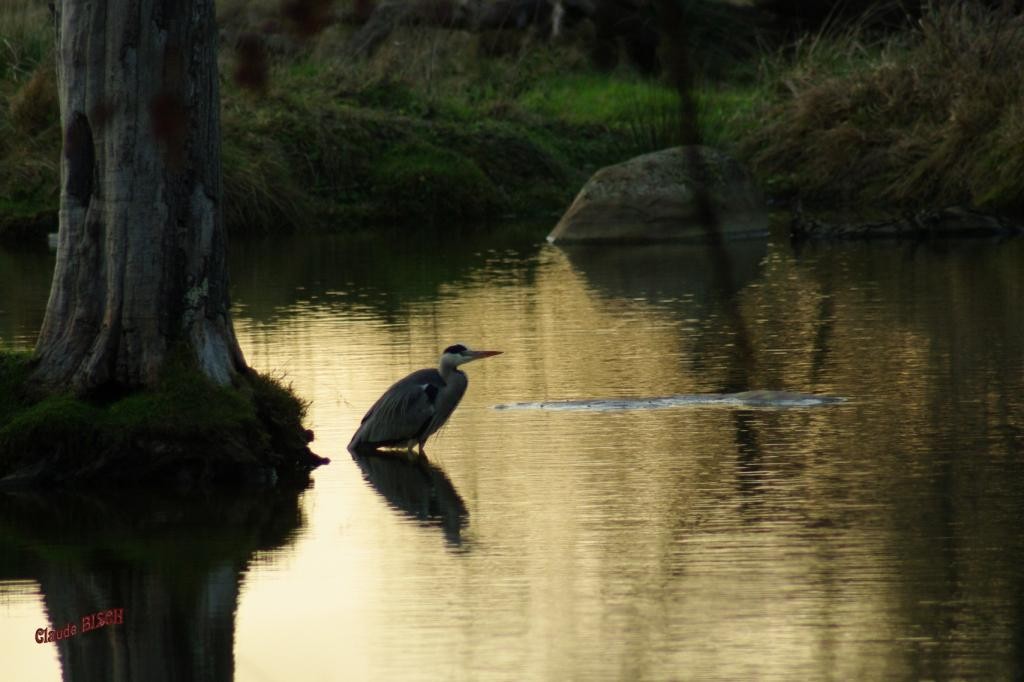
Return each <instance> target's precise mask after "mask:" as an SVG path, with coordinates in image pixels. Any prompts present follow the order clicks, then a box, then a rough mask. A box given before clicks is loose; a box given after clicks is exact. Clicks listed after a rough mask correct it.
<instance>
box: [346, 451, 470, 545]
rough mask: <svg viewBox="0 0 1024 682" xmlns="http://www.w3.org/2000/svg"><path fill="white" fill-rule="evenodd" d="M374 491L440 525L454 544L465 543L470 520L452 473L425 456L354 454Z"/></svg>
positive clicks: (400, 508)
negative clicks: (450, 474) (466, 528)
mask: <svg viewBox="0 0 1024 682" xmlns="http://www.w3.org/2000/svg"><path fill="white" fill-rule="evenodd" d="M352 459H354V460H355V462H356V464H357V465H359V469H360V470H361V471H362V472H363V478H365V479H366V481H367V483H369V484H370V485H371V486H372V487H373V489H374V490H376V491H377V492H378V493H380V494H381V495H382V496H383V497H384V499H385V500H387V502H388V504H389V505H391V506H392V507H394V508H395V509H397V510H398V511H400V512H402V513H404V514H406V515H407V516H411V517H412V518H415V519H418V520H419V521H423V522H428V523H431V524H436V525H438V526H440V527H441V530H442V531H443V532H444V537H445V539H446V540H447V541H448V542H449V543H451V544H452V545H455V546H458V545H461V544H462V530H463V528H465V526H466V523H467V522H468V519H469V511H468V510H467V509H466V503H465V502H463V501H462V497H461V496H460V495H459V493H458V491H457V490H456V489H455V486H454V485H453V484H452V482H451V480H450V479H449V478H448V475H447V474H446V473H445V472H444V471H443V470H442V469H441V468H440V467H438V466H436V465H435V464H432V463H431V462H430V460H428V459H427V458H426V457H425V456H422V455H415V454H413V455H408V454H406V453H397V452H368V453H352Z"/></svg>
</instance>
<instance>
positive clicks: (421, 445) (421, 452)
mask: <svg viewBox="0 0 1024 682" xmlns="http://www.w3.org/2000/svg"><path fill="white" fill-rule="evenodd" d="M423 443H424V441H422V440H421V441H420V457H422V456H423V455H424V452H423Z"/></svg>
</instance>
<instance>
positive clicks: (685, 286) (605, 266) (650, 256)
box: [559, 239, 768, 315]
mask: <svg viewBox="0 0 1024 682" xmlns="http://www.w3.org/2000/svg"><path fill="white" fill-rule="evenodd" d="M559 248H561V249H562V250H563V251H564V252H565V254H566V256H567V257H568V259H569V262H570V263H571V264H572V266H573V268H575V269H576V270H578V271H579V272H581V273H582V274H583V275H584V277H586V279H587V281H588V282H589V283H590V284H591V285H592V286H593V287H595V288H596V289H597V290H598V291H599V292H601V293H602V294H604V295H605V296H610V297H614V298H625V299H637V298H640V299H646V300H648V301H650V302H652V303H662V302H664V301H666V300H673V301H679V302H682V301H687V302H691V303H692V305H693V310H692V311H691V312H693V313H694V315H697V314H698V313H705V312H707V311H708V310H709V309H712V308H714V307H715V306H717V305H720V298H721V294H722V292H721V291H719V288H720V282H719V277H718V275H717V273H716V271H715V268H714V267H713V264H714V258H713V255H714V254H713V251H712V249H711V247H709V246H707V245H704V244H672V243H668V244H645V245H628V246H627V245H620V246H616V247H614V248H608V247H607V246H605V247H599V246H584V245H571V246H560V247H559ZM725 251H726V256H727V257H728V258H729V259H730V262H731V265H732V276H733V278H734V280H735V281H733V282H731V283H730V284H731V286H732V290H733V291H738V290H740V289H742V288H743V287H744V286H746V285H747V284H750V283H751V282H754V281H756V280H757V279H758V278H759V277H761V274H762V265H761V264H762V261H763V260H764V257H765V255H766V254H767V252H768V247H767V243H766V242H765V240H760V239H758V240H750V241H737V242H730V243H729V244H727V245H726V246H725ZM728 293H731V292H728Z"/></svg>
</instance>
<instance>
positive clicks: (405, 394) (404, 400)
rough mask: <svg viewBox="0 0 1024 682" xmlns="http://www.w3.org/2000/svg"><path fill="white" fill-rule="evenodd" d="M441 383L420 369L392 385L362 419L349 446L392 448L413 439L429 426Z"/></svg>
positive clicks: (432, 373) (433, 373) (434, 374)
mask: <svg viewBox="0 0 1024 682" xmlns="http://www.w3.org/2000/svg"><path fill="white" fill-rule="evenodd" d="M444 385H445V384H444V380H443V379H441V374H440V373H439V372H438V371H437V370H433V369H424V370H419V371H418V372H413V373H412V374H410V375H409V376H407V377H405V378H404V379H401V380H400V381H397V382H395V384H394V385H392V386H391V388H389V389H388V390H387V391H385V392H384V395H382V396H381V397H380V398H379V399H378V400H377V402H375V403H374V404H373V407H371V408H370V409H369V411H368V412H367V413H366V416H365V417H363V421H362V424H361V425H360V427H359V430H358V431H356V433H355V435H354V436H353V437H352V442H351V443H350V444H349V445H350V446H360V445H394V444H400V443H406V442H408V441H410V440H415V439H416V438H418V437H419V436H420V434H421V433H423V430H424V429H425V428H426V427H427V425H428V424H430V422H431V419H432V418H433V417H434V413H435V407H434V405H435V402H436V400H437V395H438V392H439V391H440V390H441V388H443V387H444Z"/></svg>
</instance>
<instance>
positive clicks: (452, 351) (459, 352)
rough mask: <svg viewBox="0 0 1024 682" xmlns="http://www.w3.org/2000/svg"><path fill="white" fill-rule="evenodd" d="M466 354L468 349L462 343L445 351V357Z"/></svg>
mask: <svg viewBox="0 0 1024 682" xmlns="http://www.w3.org/2000/svg"><path fill="white" fill-rule="evenodd" d="M465 352H466V347H465V346H463V345H462V344H461V343H457V344H455V345H454V346H448V347H447V348H445V349H444V353H445V355H448V354H449V353H450V354H452V355H462V354H463V353H465Z"/></svg>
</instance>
